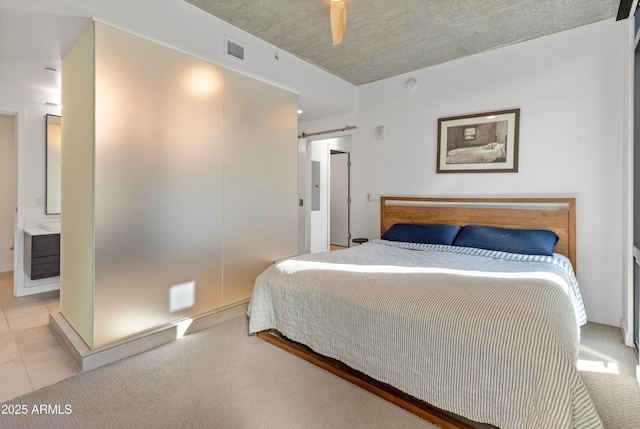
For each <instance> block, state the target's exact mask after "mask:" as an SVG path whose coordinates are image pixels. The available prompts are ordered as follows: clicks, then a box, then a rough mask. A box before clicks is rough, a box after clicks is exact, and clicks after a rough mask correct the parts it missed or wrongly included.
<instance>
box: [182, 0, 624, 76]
mask: <svg viewBox="0 0 640 429" xmlns="http://www.w3.org/2000/svg"><path fill="white" fill-rule="evenodd" d="M185 1H187V2H189V3H191V4H193V5H195V6H197V7H199V8H201V9H203V10H205V11H207V12H209V13H211V14H212V15H215V16H217V17H218V18H220V19H223V20H224V21H227V22H229V23H230V24H232V25H234V26H236V27H239V28H241V29H243V30H245V31H247V32H249V33H251V34H253V35H254V36H257V37H259V38H261V39H263V40H265V41H267V42H269V43H271V44H273V45H275V46H277V47H278V48H280V49H283V50H285V51H287V52H289V53H291V54H293V55H296V56H298V57H300V58H302V59H303V60H305V61H308V62H310V63H312V64H315V65H316V66H318V67H321V68H323V69H325V70H327V71H328V72H330V73H333V74H335V75H336V76H338V77H340V78H342V79H344V80H346V81H348V82H351V83H353V84H355V85H362V84H365V83H369V82H374V81H377V80H380V79H384V78H387V77H391V76H395V75H399V74H402V73H405V72H410V71H413V70H418V69H422V68H425V67H429V66H433V65H436V64H440V63H444V62H447V61H451V60H454V59H456V58H462V57H465V56H468V55H473V54H477V53H480V52H483V51H488V50H491V49H496V48H499V47H502V46H507V45H511V44H513V43H518V42H522V41H525V40H529V39H534V38H536V37H541V36H545V35H548V34H552V33H557V32H560V31H564V30H569V29H572V28H576V27H579V26H582V25H586V24H591V23H594V22H598V21H602V20H605V19H610V18H615V16H616V14H617V11H618V5H619V0H484V1H473V0H345V1H346V7H347V29H346V32H345V36H344V39H343V42H342V44H340V45H337V46H333V44H332V41H331V29H330V23H329V0H223V1H221V0H185Z"/></svg>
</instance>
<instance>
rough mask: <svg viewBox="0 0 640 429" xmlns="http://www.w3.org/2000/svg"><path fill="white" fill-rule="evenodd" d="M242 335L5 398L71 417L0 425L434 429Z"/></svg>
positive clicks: (210, 338)
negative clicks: (67, 409)
mask: <svg viewBox="0 0 640 429" xmlns="http://www.w3.org/2000/svg"><path fill="white" fill-rule="evenodd" d="M247 332H248V323H247V321H246V319H245V318H244V317H240V318H236V319H233V320H231V321H229V322H226V323H224V324H221V325H218V326H215V327H213V328H210V329H207V330H205V331H201V332H197V333H195V334H192V335H189V336H187V337H185V338H182V339H180V340H178V341H175V342H173V343H170V344H167V345H164V346H162V347H159V348H157V349H154V350H151V351H149V352H147V353H145V354H143V355H139V356H135V357H132V358H129V359H126V360H124V361H121V362H117V363H115V364H112V365H109V366H106V367H103V368H99V369H96V370H94V371H91V372H87V373H84V374H80V375H78V376H75V377H72V378H68V379H66V380H63V381H61V382H60V383H57V384H55V385H52V386H49V387H46V388H44V389H41V390H38V391H36V392H33V393H30V394H27V395H25V396H22V397H20V398H17V399H15V400H12V401H9V402H8V403H7V404H26V405H27V407H28V409H29V411H31V409H32V407H33V405H39V404H45V405H56V404H58V405H60V408H61V409H62V410H64V407H65V405H67V404H68V405H70V406H71V408H72V413H71V414H68V415H48V416H42V415H34V414H31V413H30V414H29V415H26V416H22V415H19V416H15V415H14V416H7V415H0V428H16V429H17V428H20V429H25V428H34V429H35V428H38V429H39V428H52V429H53V428H65V429H74V428H83V429H85V428H92V429H96V428H136V429H143V428H150V429H158V428H172V429H173V428H175V429H183V428H198V429H208V428H212V429H227V428H228V429H253V428H255V429H270V428H273V429H302V428H304V429H328V428H336V429H342V428H344V429H352V428H362V429H365V428H372V429H373V428H379V429H389V428H406V429H414V428H415V429H435V428H436V426H434V425H431V424H429V423H428V422H426V421H424V420H422V419H420V418H418V417H416V416H414V415H413V414H411V413H409V412H407V411H404V410H403V409H401V408H398V407H396V406H395V405H392V404H390V403H388V402H386V401H384V400H383V399H380V398H378V397H377V396H375V395H373V394H371V393H369V392H367V391H365V390H362V389H360V388H358V387H356V386H354V385H352V384H350V383H348V382H346V381H344V380H342V379H340V378H338V377H336V376H334V375H332V374H329V373H327V372H325V371H324V370H322V369H320V368H317V367H316V366H314V365H312V364H310V363H308V362H306V361H304V360H302V359H299V358H297V357H295V356H293V355H290V354H289V353H287V352H285V351H283V350H280V349H278V348H277V347H275V346H273V345H271V344H268V343H266V342H264V341H262V340H260V339H258V338H257V337H255V336H252V337H249V336H248V335H247Z"/></svg>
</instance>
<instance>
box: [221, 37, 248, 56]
mask: <svg viewBox="0 0 640 429" xmlns="http://www.w3.org/2000/svg"><path fill="white" fill-rule="evenodd" d="M224 45H225V50H224V52H225V55H226V56H228V57H233V58H235V59H236V60H240V61H244V45H243V44H242V43H240V42H238V41H237V40H233V39H231V38H230V37H225V39H224Z"/></svg>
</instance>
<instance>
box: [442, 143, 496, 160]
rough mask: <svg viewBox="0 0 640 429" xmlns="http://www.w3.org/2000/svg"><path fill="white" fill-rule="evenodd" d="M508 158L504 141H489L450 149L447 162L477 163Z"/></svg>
mask: <svg viewBox="0 0 640 429" xmlns="http://www.w3.org/2000/svg"><path fill="white" fill-rule="evenodd" d="M499 158H506V151H505V145H504V144H503V143H489V144H487V145H484V146H471V147H463V148H458V149H453V150H450V151H449V152H448V153H447V164H475V163H478V162H494V161H495V160H496V159H499Z"/></svg>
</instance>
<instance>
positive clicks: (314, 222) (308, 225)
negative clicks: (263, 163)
mask: <svg viewBox="0 0 640 429" xmlns="http://www.w3.org/2000/svg"><path fill="white" fill-rule="evenodd" d="M298 147H299V151H298V156H299V158H298V161H299V163H298V167H299V168H298V189H299V191H298V195H299V204H298V208H299V212H298V213H299V218H298V219H299V230H298V236H299V238H300V240H299V241H298V252H299V253H309V252H322V251H325V250H330V248H331V244H332V242H336V243H340V244H339V245H340V246H341V247H348V246H349V242H350V237H349V216H350V210H349V205H350V191H349V187H350V186H351V184H350V180H349V177H350V174H349V170H350V162H349V157H350V153H351V136H350V135H347V136H341V137H335V138H322V139H310V138H302V139H301V140H300V141H299V142H298ZM334 157H335V160H334ZM345 160H346V161H345ZM332 164H333V166H334V167H335V166H336V165H337V166H338V169H339V170H340V172H336V173H333V172H332V171H331V165H332ZM345 168H346V172H345V171H344V170H345ZM334 175H335V176H336V177H335V178H333V180H332V177H333V176H334ZM345 175H346V177H345ZM332 182H333V184H334V185H335V186H336V190H332V189H331V183H332ZM338 188H341V189H338ZM336 194H338V197H337V198H339V199H341V200H342V201H341V202H340V203H332V199H331V198H332V195H333V197H336ZM340 195H346V198H344V197H340ZM345 202H346V203H345ZM336 205H337V206H338V207H339V208H340V210H339V212H338V213H341V214H333V215H332V214H331V211H332V206H336ZM333 208H334V209H335V208H336V207H333ZM345 211H346V215H344V213H345ZM332 218H333V219H334V221H335V220H339V223H338V222H336V224H335V225H332V222H331V219H332ZM332 230H334V231H333V232H334V233H335V234H339V235H340V238H335V239H332ZM345 231H346V232H345Z"/></svg>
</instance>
